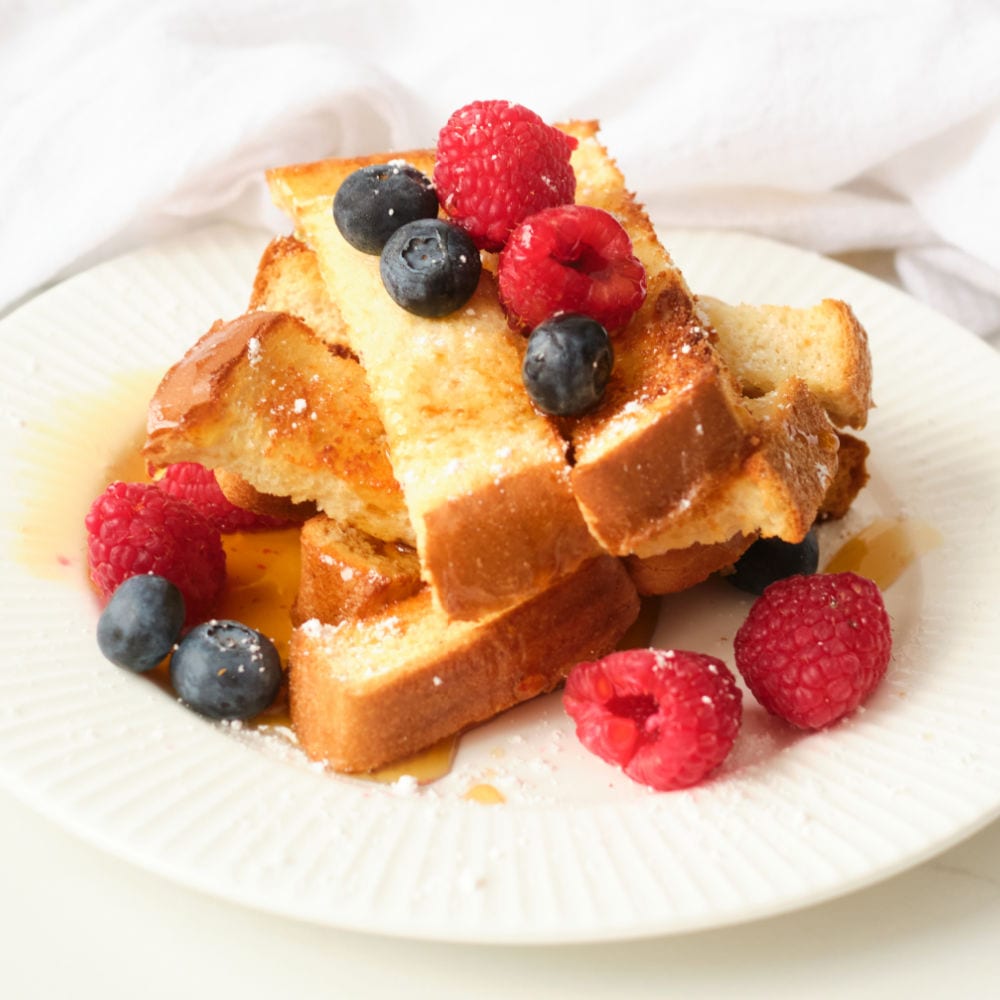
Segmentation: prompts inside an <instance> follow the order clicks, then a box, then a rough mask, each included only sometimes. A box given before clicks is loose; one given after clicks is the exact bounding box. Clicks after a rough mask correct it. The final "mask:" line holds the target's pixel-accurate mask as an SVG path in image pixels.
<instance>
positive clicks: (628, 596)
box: [289, 556, 639, 772]
mask: <svg viewBox="0 0 1000 1000" xmlns="http://www.w3.org/2000/svg"><path fill="white" fill-rule="evenodd" d="M638 613H639V598H638V595H637V594H636V591H635V588H634V587H633V586H632V583H631V581H630V580H629V577H628V574H627V573H626V571H625V569H624V567H623V566H622V564H621V561H620V560H618V559H615V558H612V557H610V556H598V557H597V558H595V559H593V560H590V561H588V562H586V563H584V564H583V565H582V566H580V567H579V568H578V569H576V570H575V571H573V572H571V573H568V574H566V575H565V576H563V577H562V578H561V579H560V580H558V581H557V582H556V583H555V584H554V585H553V586H551V587H550V588H549V589H547V590H546V591H544V592H542V593H541V594H536V595H535V596H533V597H531V598H529V599H528V600H527V601H526V602H524V603H522V604H518V605H516V606H514V607H512V608H508V609H506V610H504V611H501V612H498V613H496V614H493V615H489V616H486V617H484V618H482V619H481V620H479V621H462V620H457V619H453V618H449V617H448V616H447V615H446V614H445V613H444V612H443V610H442V609H441V608H439V607H438V606H437V605H436V603H435V602H434V601H433V600H432V598H431V594H430V592H429V590H427V589H426V588H424V589H423V590H421V591H420V592H419V593H417V594H416V595H414V596H413V597H410V598H407V599H406V600H404V601H401V602H398V603H396V604H394V605H391V606H390V607H388V608H386V609H385V610H384V611H383V612H382V613H381V614H378V615H376V616H374V617H371V618H367V619H362V620H353V621H351V620H348V621H344V622H342V623H340V624H338V625H324V624H321V623H320V622H318V621H308V622H306V623H304V624H303V625H301V626H300V627H298V628H297V629H295V631H294V633H293V635H292V642H291V653H290V657H289V671H290V674H289V692H290V710H291V718H292V724H293V726H294V727H295V732H296V734H297V736H298V739H299V743H300V744H301V746H302V747H303V749H304V750H305V751H306V753H307V754H309V756H310V757H313V758H314V759H316V760H322V761H325V762H326V763H327V764H329V766H330V767H332V768H334V769H335V770H338V771H347V772H359V771H369V770H373V769H374V768H377V767H381V766H382V765H384V764H387V763H390V762H392V761H394V760H397V759H399V758H401V757H404V756H407V755H409V754H412V753H416V752H418V751H420V750H422V749H424V748H425V747H428V746H430V745H432V744H433V743H435V742H437V741H438V740H440V739H443V738H444V737H446V736H449V735H452V734H454V733H457V732H460V731H462V730H463V729H466V728H467V727H469V726H471V725H473V724H475V723H477V722H481V721H483V720H486V719H490V718H492V717H493V716H495V715H497V714H498V713H500V712H502V711H504V710H505V709H508V708H511V707H512V706H514V705H516V704H518V703H519V702H522V701H525V700H527V699H528V698H533V697H535V696H536V695H539V694H541V693H543V692H545V691H550V690H552V689H553V688H554V687H556V685H558V684H559V683H560V682H561V681H562V679H563V678H564V676H565V675H566V673H568V671H569V670H570V669H571V668H572V667H573V666H574V665H575V664H576V663H578V662H580V661H582V660H587V659H592V658H595V657H599V656H603V655H604V654H605V653H608V652H610V651H611V650H612V649H613V648H614V646H615V644H616V643H617V642H618V640H619V639H620V638H621V637H622V635H624V633H625V632H626V630H627V629H628V628H629V626H630V625H631V624H632V623H633V622H634V621H635V619H636V617H637V616H638Z"/></svg>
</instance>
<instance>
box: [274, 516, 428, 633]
mask: <svg viewBox="0 0 1000 1000" xmlns="http://www.w3.org/2000/svg"><path fill="white" fill-rule="evenodd" d="M299 538H300V548H301V570H300V578H299V592H298V595H297V597H296V600H295V607H294V609H293V613H292V619H293V621H294V622H295V623H296V624H300V623H301V622H303V621H307V620H308V619H310V618H314V619H317V620H318V621H321V622H327V623H334V624H336V623H337V622H340V621H343V620H344V619H355V620H357V619H361V618H368V617H370V616H372V615H374V614H377V613H378V612H380V611H382V610H383V609H384V608H386V607H388V606H389V605H390V604H394V603H395V602H397V601H401V600H403V599H405V598H407V597H410V596H412V595H413V594H415V593H416V592H417V591H418V590H419V589H420V587H421V585H422V584H421V579H420V561H419V560H418V559H417V554H416V552H415V551H414V550H413V549H412V548H410V547H409V546H407V545H403V544H402V543H400V542H386V541H384V540H382V539H380V538H376V537H374V536H373V535H369V534H368V533H366V532H364V531H361V530H360V529H359V528H356V527H355V526H354V525H352V524H350V523H346V522H343V521H338V520H335V519H334V518H332V517H327V516H326V515H325V514H318V515H317V516H316V517H313V518H310V519H309V520H308V521H306V522H305V524H303V525H302V531H301V533H300V535H299Z"/></svg>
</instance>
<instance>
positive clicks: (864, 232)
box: [0, 0, 1000, 344]
mask: <svg viewBox="0 0 1000 1000" xmlns="http://www.w3.org/2000/svg"><path fill="white" fill-rule="evenodd" d="M485 97H504V98H509V99H512V100H516V101H519V102H521V103H524V104H526V105H528V106H529V107H531V108H533V109H534V110H536V111H538V112H539V114H541V115H542V116H543V117H544V118H546V119H548V120H559V119H565V118H570V117H586V118H599V119H601V121H602V123H603V127H604V135H605V138H606V141H607V143H608V145H609V146H610V148H611V150H612V152H613V153H614V154H615V155H616V157H617V158H618V160H619V162H620V163H621V165H622V167H623V169H624V171H625V173H626V177H627V179H628V182H629V184H630V186H631V187H632V188H633V189H635V190H636V191H638V192H639V194H640V197H641V199H642V200H643V201H644V202H645V203H646V205H647V206H648V208H649V209H650V213H651V214H652V216H653V218H654V219H655V220H656V221H657V222H658V223H660V224H663V225H677V226H710V227H723V228H731V229H743V230H749V231H753V232H758V233H763V234H766V235H770V236H773V237H775V238H778V239H781V240H784V241H787V242H791V243H795V244H798V245H800V246H805V247H810V248H813V249H816V250H819V251H821V252H824V253H829V254H842V253H849V252H852V251H869V250H884V251H888V252H891V253H892V254H894V255H895V256H894V258H893V260H894V265H895V269H896V272H897V273H898V276H899V278H900V280H901V281H902V282H903V284H904V286H905V287H906V288H908V289H909V290H910V291H911V292H912V293H913V294H915V295H916V296H918V297H920V298H922V299H924V300H925V301H927V302H929V303H930V304H932V305H934V306H935V307H936V308H938V309H941V310H942V311H944V312H946V313H948V314H950V315H951V316H953V317H954V318H956V319H957V320H958V321H959V322H960V323H962V324H963V325H964V326H966V327H968V328H970V329H973V330H975V331H976V332H977V333H979V334H981V335H983V336H987V337H990V339H992V340H994V342H997V343H998V344H1000V3H998V2H996V0H951V2H941V0H938V2H920V0H885V2H881V3H879V2H877V0H836V2H828V0H819V2H815V3H809V2H808V0H802V2H796V0H770V2H757V3H751V2H744V3H741V2H728V3H726V2H720V0H715V2H705V3H697V2H691V0H686V2H683V3H678V2H674V0H651V2H638V0H601V2H593V3H592V2H586V0H579V2H577V3H554V2H553V3H546V4H543V3H541V2H539V0H533V2H530V3H525V2H521V0H508V2H504V3H472V2H462V3H439V2H435V0H421V2H420V3H413V2H409V3H407V2H404V0H385V2H378V0H368V2H354V0H341V2H325V3H322V2H318V0H315V2H305V0H282V2H267V3H264V2H261V0H257V2H253V0H246V2H236V0H211V2H202V0H197V2H195V0H176V2H160V3H155V2H154V3H148V4H143V3H126V2H124V0H89V2H86V3H72V2H67V3H53V2H51V0H48V2H45V0H42V2H30V0H23V2H11V0H0V219H2V222H0V311H2V310H4V309H7V308H10V307H11V306H12V305H13V304H14V303H16V302H18V301H20V300H22V299H23V298H24V297H25V296H27V295H28V294H30V293H31V292H32V291H34V290H37V289H38V288H39V287H42V286H44V285H46V284H48V283H51V282H52V281H55V280H58V279H60V278H62V277H65V276H66V275H68V274H71V273H73V272H74V271H76V270H79V269H80V268H82V267H85V266H87V265H89V264H92V263H94V262H96V261H99V260H101V259H104V258H106V257H108V256H111V255H113V254H115V253H118V252H121V251H123V250H127V249H129V248H131V247H134V246H137V245H139V244H142V243H144V242H146V241H148V240H150V239H154V238H157V237H160V236H162V235H165V234H168V233H175V232H178V231H181V230H183V229H187V228H192V227H195V226H198V225H202V224H204V223H205V222H206V221H209V220H216V219H233V220H239V221H244V222H249V223H263V224H264V225H266V226H269V227H271V228H274V229H276V230H284V229H285V228H287V223H286V222H285V220H284V219H283V218H282V217H281V216H279V215H278V213H277V212H276V211H275V210H274V209H273V208H272V207H271V206H270V205H269V203H268V199H267V195H266V192H265V189H264V185H263V180H262V172H263V170H264V169H265V168H266V167H268V166H271V165H275V164H279V163H285V162H291V161H297V160H304V159H311V158H315V157H320V156H325V155H333V154H344V155H347V154H354V153H359V152H368V151H373V150H378V149H388V148H406V147H408V146H413V145H426V144H429V143H432V142H433V141H434V137H435V135H436V131H437V128H438V127H439V126H440V124H441V123H442V122H443V121H444V120H445V118H446V117H447V115H448V114H449V113H450V112H451V111H452V110H453V109H455V108H456V107H458V106H460V105H462V104H464V103H466V102H467V101H469V100H473V99H476V98H485Z"/></svg>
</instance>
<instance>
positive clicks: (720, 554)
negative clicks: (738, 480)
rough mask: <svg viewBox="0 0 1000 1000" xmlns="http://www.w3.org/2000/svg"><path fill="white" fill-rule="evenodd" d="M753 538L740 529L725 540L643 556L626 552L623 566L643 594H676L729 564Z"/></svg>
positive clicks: (741, 553)
mask: <svg viewBox="0 0 1000 1000" xmlns="http://www.w3.org/2000/svg"><path fill="white" fill-rule="evenodd" d="M756 539H757V536H756V535H744V534H742V533H740V534H736V535H733V537H732V538H727V539H726V540H725V541H724V542H714V543H712V544H709V545H702V544H701V543H699V542H695V543H694V544H693V545H689V546H688V547H687V548H685V549H670V550H669V551H667V552H663V553H660V554H659V555H656V556H647V557H646V558H645V559H641V558H639V557H638V556H626V557H625V567H626V569H627V570H628V574H629V576H630V577H631V578H632V583H634V584H635V588H636V590H638V591H639V593H640V594H641V595H643V596H644V597H645V596H649V595H652V594H676V593H679V592H680V591H682V590H687V589H688V588H689V587H693V586H695V585H696V584H699V583H702V582H703V581H705V580H707V579H708V578H709V577H710V576H711V575H712V574H713V573H718V572H719V571H720V570H724V569H726V568H728V567H730V566H732V565H733V563H735V562H736V560H737V559H739V557H740V556H741V555H743V553H744V552H746V550H747V549H748V548H750V546H751V545H752V544H753V543H754V542H755V541H756Z"/></svg>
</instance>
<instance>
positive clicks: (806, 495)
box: [634, 378, 839, 557]
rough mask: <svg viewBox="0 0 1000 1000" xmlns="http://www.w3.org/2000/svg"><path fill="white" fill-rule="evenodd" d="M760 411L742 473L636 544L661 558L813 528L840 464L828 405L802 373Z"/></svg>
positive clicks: (762, 402)
mask: <svg viewBox="0 0 1000 1000" xmlns="http://www.w3.org/2000/svg"><path fill="white" fill-rule="evenodd" d="M748 406H751V407H752V408H753V409H754V411H755V418H756V420H757V428H758V432H757V436H756V441H755V448H754V450H753V451H751V453H750V454H749V456H747V458H746V459H745V460H744V461H743V463H742V465H741V466H740V468H739V470H738V472H737V474H736V475H733V476H729V477H727V478H725V479H724V480H723V481H722V482H721V484H720V485H719V486H718V487H717V488H716V489H714V490H710V491H708V492H707V493H704V494H699V495H697V496H695V497H694V498H693V499H692V502H691V503H690V505H689V506H687V507H686V509H685V510H684V511H681V512H678V514H677V516H676V517H674V518H673V519H672V520H671V521H670V523H669V524H668V525H667V526H666V527H665V528H663V529H662V530H660V531H659V532H658V533H656V534H653V533H651V534H650V535H649V536H648V537H646V538H645V539H643V540H642V541H641V542H640V543H639V544H638V545H637V546H636V549H635V553H634V554H635V555H637V556H640V557H647V556H656V555H660V554H661V553H663V552H666V551H668V550H670V549H683V548H687V547H688V546H690V545H693V544H695V543H700V544H711V543H714V542H724V541H726V540H727V539H729V538H731V537H732V536H733V535H735V534H737V533H743V534H755V533H757V532H759V533H760V534H762V535H767V536H776V537H779V538H783V539H785V540H786V541H790V542H796V541H800V540H801V539H802V538H803V537H804V536H805V534H806V532H807V531H808V530H809V527H810V526H811V525H812V523H813V520H814V519H815V516H816V511H817V509H818V507H819V504H820V501H821V500H822V498H823V496H824V494H825V493H826V490H827V488H828V487H829V484H830V482H831V481H832V480H833V477H834V474H835V472H836V468H837V450H838V445H839V442H838V438H837V435H836V432H835V431H834V429H833V426H832V425H831V423H830V420H829V418H828V417H827V415H826V411H825V410H824V409H823V407H822V406H821V405H820V404H819V402H818V401H817V400H816V397H815V396H813V394H812V393H811V392H810V391H809V390H808V388H806V386H805V385H804V384H803V383H802V381H801V380H800V379H796V378H790V379H786V381H785V382H784V383H782V384H781V385H780V386H779V387H778V388H777V389H776V390H774V392H773V393H769V394H768V395H767V396H764V397H761V399H759V400H751V401H748Z"/></svg>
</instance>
